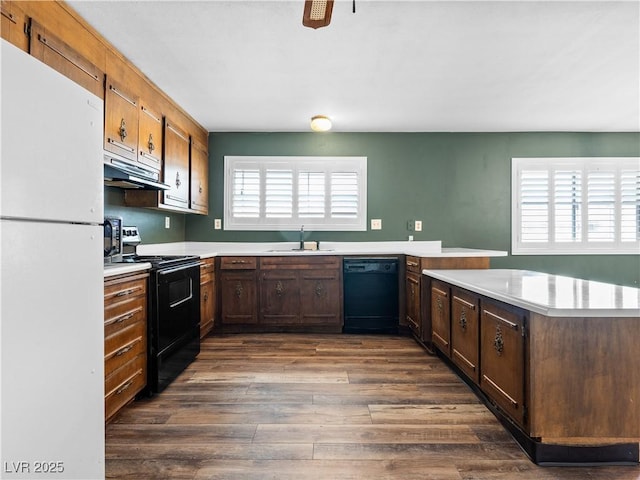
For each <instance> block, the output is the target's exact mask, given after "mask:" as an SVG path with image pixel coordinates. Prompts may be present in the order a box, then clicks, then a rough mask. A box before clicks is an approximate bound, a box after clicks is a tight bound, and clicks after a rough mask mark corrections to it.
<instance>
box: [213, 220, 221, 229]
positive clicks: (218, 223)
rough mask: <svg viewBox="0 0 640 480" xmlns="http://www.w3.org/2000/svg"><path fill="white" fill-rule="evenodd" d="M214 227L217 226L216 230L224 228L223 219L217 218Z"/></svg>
mask: <svg viewBox="0 0 640 480" xmlns="http://www.w3.org/2000/svg"><path fill="white" fill-rule="evenodd" d="M213 228H215V229H216V230H220V229H221V228H222V220H221V219H219V218H216V219H215V220H214V221H213Z"/></svg>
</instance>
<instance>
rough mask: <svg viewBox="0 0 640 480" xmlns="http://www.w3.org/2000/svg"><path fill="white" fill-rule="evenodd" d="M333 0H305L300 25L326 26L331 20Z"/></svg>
mask: <svg viewBox="0 0 640 480" xmlns="http://www.w3.org/2000/svg"><path fill="white" fill-rule="evenodd" d="M332 10H333V0H305V2H304V13H303V14H302V25H304V26H305V27H311V28H320V27H326V26H327V25H329V22H331V11H332Z"/></svg>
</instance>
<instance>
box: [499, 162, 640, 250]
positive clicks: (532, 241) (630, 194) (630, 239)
mask: <svg viewBox="0 0 640 480" xmlns="http://www.w3.org/2000/svg"><path fill="white" fill-rule="evenodd" d="M512 198H513V201H512V253H513V254H532V253H534V254H560V253H562V254H566V253H640V159H638V158H626V157H625V158H535V159H534V158H514V159H512Z"/></svg>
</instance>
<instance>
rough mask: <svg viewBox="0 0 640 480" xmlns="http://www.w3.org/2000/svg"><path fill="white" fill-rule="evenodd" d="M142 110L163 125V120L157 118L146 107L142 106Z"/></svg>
mask: <svg viewBox="0 0 640 480" xmlns="http://www.w3.org/2000/svg"><path fill="white" fill-rule="evenodd" d="M140 110H142V111H143V112H144V113H146V114H147V115H148V116H149V117H151V118H153V119H154V120H155V121H156V122H158V123H162V120H161V119H159V118H158V117H156V116H155V115H154V114H153V113H151V111H150V110H149V109H147V108H146V107H145V106H144V105H140Z"/></svg>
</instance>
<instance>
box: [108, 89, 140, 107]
mask: <svg viewBox="0 0 640 480" xmlns="http://www.w3.org/2000/svg"><path fill="white" fill-rule="evenodd" d="M109 90H111V91H112V92H113V93H115V94H116V95H118V96H119V97H120V98H121V99H123V100H124V101H125V102H127V103H129V104H131V105H133V106H134V107H137V106H138V103H137V102H136V101H135V100H132V99H130V98H129V97H127V96H126V95H125V94H124V93H122V92H121V91H120V90H118V89H117V88H116V87H114V86H113V85H109Z"/></svg>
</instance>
